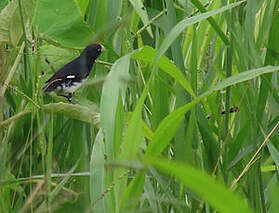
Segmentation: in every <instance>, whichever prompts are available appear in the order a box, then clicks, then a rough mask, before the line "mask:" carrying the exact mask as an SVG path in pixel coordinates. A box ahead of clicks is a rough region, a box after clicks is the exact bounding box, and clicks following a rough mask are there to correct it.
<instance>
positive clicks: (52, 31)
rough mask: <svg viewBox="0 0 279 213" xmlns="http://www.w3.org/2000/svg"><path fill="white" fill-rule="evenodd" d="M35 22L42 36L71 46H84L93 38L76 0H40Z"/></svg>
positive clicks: (36, 9) (37, 5)
mask: <svg viewBox="0 0 279 213" xmlns="http://www.w3.org/2000/svg"><path fill="white" fill-rule="evenodd" d="M33 24H34V25H35V27H36V28H37V29H38V31H39V33H40V35H41V36H42V38H44V39H47V40H50V41H52V42H54V43H59V44H60V45H62V46H66V47H71V48H84V47H85V46H86V45H88V44H89V42H90V40H91V39H92V38H93V31H92V30H91V29H90V27H89V25H88V24H86V23H85V22H84V21H83V19H82V15H81V12H80V9H79V6H78V5H77V3H76V2H75V1H74V0H59V3H58V2H57V1H56V0H38V1H37V4H36V8H35V16H34V21H33Z"/></svg>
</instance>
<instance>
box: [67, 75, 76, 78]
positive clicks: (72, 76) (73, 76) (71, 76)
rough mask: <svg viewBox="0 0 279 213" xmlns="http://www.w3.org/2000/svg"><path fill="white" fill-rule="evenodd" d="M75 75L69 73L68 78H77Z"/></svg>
mask: <svg viewBox="0 0 279 213" xmlns="http://www.w3.org/2000/svg"><path fill="white" fill-rule="evenodd" d="M75 77H76V76H75V75H68V76H67V78H75Z"/></svg>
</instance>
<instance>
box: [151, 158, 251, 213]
mask: <svg viewBox="0 0 279 213" xmlns="http://www.w3.org/2000/svg"><path fill="white" fill-rule="evenodd" d="M145 162H146V163H147V164H148V165H150V166H153V167H155V168H156V169H158V170H159V171H162V172H163V173H165V174H167V175H170V176H172V177H175V178H176V179H177V180H178V181H179V182H181V183H182V184H184V185H185V186H187V187H188V188H190V189H191V190H193V191H194V192H195V193H197V194H198V195H199V196H201V197H202V198H203V199H204V200H206V201H208V202H209V203H210V204H211V205H212V206H213V207H214V208H216V209H217V210H219V211H220V212H223V213H235V212H245V213H252V210H251V209H250V208H249V207H248V206H247V204H246V203H245V202H244V201H243V199H242V198H241V197H240V196H238V195H236V194H235V193H233V192H232V191H230V190H229V189H226V187H225V186H224V185H222V184H220V183H218V182H216V181H215V180H214V179H212V177H211V176H209V175H207V174H205V173H203V172H201V171H199V170H197V169H195V168H193V167H191V166H187V165H184V164H179V163H175V162H170V161H168V160H165V159H158V158H148V159H146V160H145ZM212 192H214V193H212Z"/></svg>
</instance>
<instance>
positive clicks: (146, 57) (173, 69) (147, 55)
mask: <svg viewBox="0 0 279 213" xmlns="http://www.w3.org/2000/svg"><path fill="white" fill-rule="evenodd" d="M156 54H157V51H156V50H155V49H153V48H152V47H149V46H145V47H144V48H143V49H141V50H140V51H138V52H136V53H133V54H132V55H131V58H133V59H138V60H141V61H145V62H148V63H150V64H152V63H153V62H154V60H155V57H156ZM158 66H159V68H160V69H162V70H163V71H165V72H166V73H168V74H169V75H170V76H171V77H173V78H174V79H175V80H176V81H177V82H178V83H179V84H180V85H181V86H182V87H183V88H184V89H185V90H186V91H187V92H189V93H190V94H191V95H192V96H195V94H194V92H193V90H192V88H191V84H190V83H189V82H188V80H187V79H186V78H185V76H184V75H183V74H182V72H181V71H180V70H179V69H178V68H177V66H176V65H175V64H174V63H173V62H172V61H171V60H169V59H168V58H167V57H166V56H163V57H162V58H160V60H159V63H158Z"/></svg>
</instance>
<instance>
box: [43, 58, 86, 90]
mask: <svg viewBox="0 0 279 213" xmlns="http://www.w3.org/2000/svg"><path fill="white" fill-rule="evenodd" d="M82 59H83V58H82V57H80V56H79V57H77V58H76V59H74V60H73V61H71V62H70V63H68V64H66V65H65V66H63V67H62V68H61V69H60V70H58V71H57V72H56V73H54V74H53V75H52V76H51V77H50V79H48V80H47V81H46V83H47V85H46V86H45V87H44V88H43V90H44V91H45V92H51V91H53V90H55V89H56V88H57V87H58V86H60V85H61V84H62V83H65V82H66V81H78V82H79V81H81V79H82V78H84V77H85V76H84V75H86V73H88V71H87V67H86V66H84V65H83V64H84V63H85V62H83V61H82Z"/></svg>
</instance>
